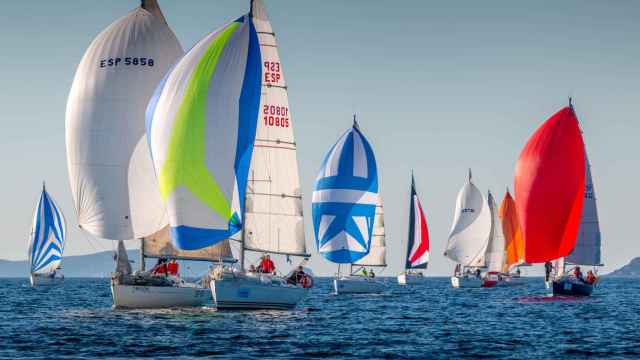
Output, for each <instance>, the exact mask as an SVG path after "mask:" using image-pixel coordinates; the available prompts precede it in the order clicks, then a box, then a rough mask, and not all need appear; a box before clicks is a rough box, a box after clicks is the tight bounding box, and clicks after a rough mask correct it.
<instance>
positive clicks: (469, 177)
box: [469, 168, 472, 182]
mask: <svg viewBox="0 0 640 360" xmlns="http://www.w3.org/2000/svg"><path fill="white" fill-rule="evenodd" d="M471 178H472V176H471V168H469V182H471Z"/></svg>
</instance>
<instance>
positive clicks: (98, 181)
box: [65, 1, 183, 240]
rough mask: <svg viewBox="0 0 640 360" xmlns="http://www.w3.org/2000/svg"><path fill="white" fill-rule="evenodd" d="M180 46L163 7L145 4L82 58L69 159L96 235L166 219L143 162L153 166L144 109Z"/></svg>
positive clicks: (72, 102)
mask: <svg viewBox="0 0 640 360" xmlns="http://www.w3.org/2000/svg"><path fill="white" fill-rule="evenodd" d="M147 2H153V3H155V2H154V1H147ZM155 5H156V7H157V4H155ZM156 10H157V11H156ZM152 11H154V12H155V13H158V14H159V8H158V9H155V8H154V9H152ZM182 54H183V51H182V48H181V46H180V44H179V43H178V40H177V39H176V37H175V35H174V34H173V32H172V31H171V29H169V27H168V26H167V24H166V22H165V21H164V18H163V17H162V16H161V14H160V16H158V15H154V14H152V13H151V12H149V11H147V10H146V9H143V8H142V7H139V8H136V9H135V10H133V11H131V12H130V13H129V14H128V15H126V16H124V17H122V18H120V19H118V20H116V21H115V22H114V23H112V24H111V25H109V26H108V27H107V28H106V29H105V30H104V31H102V32H101V33H100V34H99V35H98V36H97V37H96V38H95V40H93V42H92V43H91V45H90V46H89V48H88V49H87V51H86V53H85V54H84V57H83V58H82V61H81V62H80V64H79V65H78V69H77V71H76V74H75V78H74V80H73V85H72V87H71V92H70V94H69V99H68V102H67V112H66V125H65V127H66V144H67V162H68V167H69V179H70V182H71V191H72V195H73V199H74V202H75V207H76V209H75V210H76V215H77V217H78V223H79V225H80V227H81V228H82V229H84V230H85V231H87V232H89V233H90V234H92V235H94V236H96V237H99V238H105V239H113V240H126V239H132V238H138V237H142V236H145V235H148V234H151V233H153V232H155V231H157V230H159V229H160V228H162V227H163V226H164V225H165V224H166V222H167V219H166V211H165V209H164V206H163V205H162V202H161V200H160V196H159V194H158V191H157V181H156V178H155V176H154V175H153V172H150V173H149V172H148V171H147V172H146V173H145V172H144V171H142V170H141V169H151V168H152V164H151V158H150V156H149V149H148V145H147V140H146V137H145V120H144V114H145V109H146V106H147V102H148V101H149V99H150V98H151V95H152V94H153V91H154V89H155V87H156V85H157V84H158V83H159V82H160V80H162V77H163V76H164V74H165V73H166V71H167V70H168V69H169V67H171V66H172V65H173V64H174V63H175V62H176V60H177V59H178V58H179V57H180V56H181V55H182Z"/></svg>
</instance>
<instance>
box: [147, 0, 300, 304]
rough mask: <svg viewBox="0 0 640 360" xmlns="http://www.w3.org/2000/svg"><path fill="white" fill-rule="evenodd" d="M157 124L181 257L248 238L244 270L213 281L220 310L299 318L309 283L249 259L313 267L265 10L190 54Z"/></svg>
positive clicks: (158, 104) (155, 110)
mask: <svg viewBox="0 0 640 360" xmlns="http://www.w3.org/2000/svg"><path fill="white" fill-rule="evenodd" d="M148 116H149V120H148V130H147V131H148V134H149V138H150V143H151V151H152V154H153V160H154V163H155V169H156V171H157V174H158V178H159V182H160V193H161V194H162V196H163V197H164V198H165V199H166V201H167V204H168V210H169V223H170V225H171V234H172V238H173V241H174V243H175V245H176V247H177V248H179V249H182V250H197V249H201V248H204V247H207V246H211V245H214V244H217V243H220V242H223V241H228V240H229V239H231V240H233V239H237V234H240V239H239V240H240V245H241V246H240V253H239V267H233V266H225V265H222V264H221V265H220V266H217V267H216V268H215V269H213V271H212V273H211V274H210V275H211V277H212V279H211V280H210V288H211V290H210V291H211V293H212V295H213V301H214V304H215V306H216V307H217V308H218V309H220V310H222V309H230V308H235V309H237V308H243V309H289V308H293V307H294V306H295V305H296V304H297V303H299V302H300V300H302V299H303V298H304V296H305V295H306V294H307V292H308V291H309V287H310V286H311V283H312V282H311V280H310V277H309V276H308V275H305V276H302V277H300V276H296V277H295V279H296V281H293V283H292V282H291V281H290V280H291V278H290V277H287V278H285V277H281V276H276V275H274V274H264V273H256V272H251V271H245V262H246V260H245V253H246V252H247V251H256V252H262V253H272V254H282V255H287V256H302V257H308V255H307V254H306V249H305V240H304V223H303V216H302V195H301V191H300V184H299V176H298V169H297V160H296V143H295V140H294V138H293V127H292V125H293V122H292V119H291V116H290V114H289V105H288V100H287V86H286V83H285V80H284V76H283V74H282V69H281V64H280V60H279V58H278V53H277V45H276V43H275V36H274V33H273V30H272V29H271V25H270V24H269V21H268V20H267V15H266V11H265V8H264V5H263V4H262V1H260V0H255V1H251V8H250V11H249V13H248V14H246V15H245V16H242V17H240V18H238V19H237V20H234V21H231V22H229V23H228V24H226V25H224V26H223V27H222V28H220V29H219V30H217V31H214V32H212V33H210V34H208V35H207V36H205V38H203V39H202V40H201V41H200V42H198V43H197V44H196V45H195V46H194V47H193V48H192V49H191V50H190V51H189V52H187V54H186V55H185V56H184V57H183V58H182V59H181V60H180V61H179V62H178V63H177V64H176V66H175V67H174V68H173V70H171V71H170V72H169V73H168V74H167V76H166V78H165V80H164V81H163V83H162V84H161V86H160V87H159V88H158V90H157V92H156V95H155V96H154V99H153V100H152V101H151V103H150V105H149V110H148ZM208 154H215V156H209V155H208ZM296 275H299V274H296ZM298 279H300V280H301V281H300V282H298V281H297V280H298Z"/></svg>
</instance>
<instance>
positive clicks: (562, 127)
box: [515, 101, 599, 295]
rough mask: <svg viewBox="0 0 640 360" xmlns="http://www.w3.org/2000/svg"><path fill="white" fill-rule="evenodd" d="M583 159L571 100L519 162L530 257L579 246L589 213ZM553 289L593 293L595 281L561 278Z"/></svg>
mask: <svg viewBox="0 0 640 360" xmlns="http://www.w3.org/2000/svg"><path fill="white" fill-rule="evenodd" d="M585 163H586V156H585V150H584V142H583V139H582V134H581V132H580V126H579V124H578V119H577V117H576V114H575V111H574V109H573V106H572V105H571V101H569V106H567V107H564V108H562V109H561V110H560V111H558V112H557V113H555V114H554V115H552V116H551V117H550V118H549V119H548V120H547V121H545V122H544V123H543V124H542V125H541V126H540V127H539V128H538V130H536V132H535V133H534V134H533V135H532V136H531V138H530V139H529V140H528V142H527V144H526V145H525V147H524V149H523V150H522V152H521V153H520V157H519V158H518V162H517V165H516V174H515V195H516V199H515V200H516V206H517V211H518V215H519V218H520V225H521V227H522V234H523V237H524V241H525V261H526V262H528V263H546V262H550V261H554V260H557V259H561V261H563V258H565V257H566V256H567V255H569V254H570V253H571V252H572V251H573V249H574V248H575V245H576V240H577V239H578V237H579V231H580V227H581V222H583V220H582V219H583V214H584V212H585V211H584V203H585V201H584V200H585V188H586V185H587V184H588V182H587V181H585V175H586V174H587V171H588V166H585ZM540 169H544V171H539V170H540ZM591 188H592V186H591ZM585 226H586V221H585ZM597 237H598V238H599V232H598V234H597ZM592 239H593V237H592ZM590 247H592V246H590ZM592 248H593V247H592ZM578 251H579V252H580V250H578ZM597 260H599V259H597ZM553 289H554V293H556V294H569V295H589V294H591V291H592V290H593V285H592V284H587V283H585V282H583V281H581V280H579V279H576V278H573V279H572V278H570V277H560V278H557V279H555V280H554V282H553Z"/></svg>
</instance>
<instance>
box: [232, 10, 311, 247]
mask: <svg viewBox="0 0 640 360" xmlns="http://www.w3.org/2000/svg"><path fill="white" fill-rule="evenodd" d="M251 15H252V16H253V18H252V19H253V23H254V25H255V29H256V32H257V33H258V42H259V43H260V54H261V56H262V58H261V61H260V63H261V64H262V71H263V76H262V91H261V96H260V107H259V109H260V110H259V114H258V117H257V130H256V138H255V144H254V148H253V156H252V158H251V166H250V170H249V179H248V185H247V192H246V203H245V220H244V248H245V249H248V250H254V251H264V252H271V253H280V254H289V255H306V246H305V235H304V220H303V214H302V212H303V211H302V208H303V205H302V192H301V190H300V177H299V174H298V161H297V158H296V142H295V139H294V134H293V118H292V117H291V112H290V111H289V100H288V95H287V83H286V81H285V78H284V72H283V69H282V63H281V62H280V57H279V56H278V44H277V42H276V38H275V34H274V33H273V29H272V28H271V24H270V23H269V20H268V18H267V13H266V10H265V8H264V5H263V3H262V1H261V0H254V1H252V9H251Z"/></svg>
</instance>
